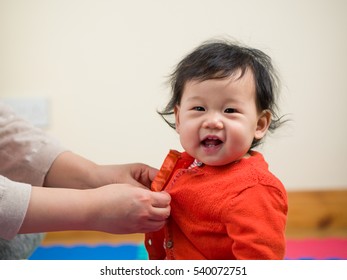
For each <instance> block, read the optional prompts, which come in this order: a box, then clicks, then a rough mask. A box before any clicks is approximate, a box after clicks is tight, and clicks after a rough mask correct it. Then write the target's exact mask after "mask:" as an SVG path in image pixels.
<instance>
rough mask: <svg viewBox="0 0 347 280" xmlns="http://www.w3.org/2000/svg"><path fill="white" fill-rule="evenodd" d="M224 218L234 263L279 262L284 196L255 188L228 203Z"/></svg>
mask: <svg viewBox="0 0 347 280" xmlns="http://www.w3.org/2000/svg"><path fill="white" fill-rule="evenodd" d="M225 210H226V211H225V212H224V214H223V215H224V218H225V222H226V227H227V232H228V235H229V236H230V238H231V239H232V240H233V241H234V242H233V245H232V248H231V250H232V251H233V254H234V256H235V257H236V259H240V260H241V259H244V260H252V259H260V260H266V259H271V260H275V259H283V258H284V254H285V244H286V243H285V226H286V219H287V198H286V194H285V193H282V192H281V191H280V190H279V189H277V188H275V187H272V186H263V185H258V186H254V187H249V188H247V189H245V190H244V191H242V192H241V193H240V194H239V195H238V196H237V197H235V198H233V199H232V200H231V201H230V200H229V202H228V205H226V207H225Z"/></svg>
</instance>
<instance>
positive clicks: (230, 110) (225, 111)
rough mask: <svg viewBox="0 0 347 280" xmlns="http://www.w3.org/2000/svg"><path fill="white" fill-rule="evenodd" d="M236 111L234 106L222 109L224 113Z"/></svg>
mask: <svg viewBox="0 0 347 280" xmlns="http://www.w3.org/2000/svg"><path fill="white" fill-rule="evenodd" d="M235 112H236V109H234V108H226V109H225V110H224V113H227V114H232V113H235Z"/></svg>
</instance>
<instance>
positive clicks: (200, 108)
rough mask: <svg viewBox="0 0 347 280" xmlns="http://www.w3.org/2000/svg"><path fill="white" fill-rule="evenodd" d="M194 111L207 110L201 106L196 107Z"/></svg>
mask: <svg viewBox="0 0 347 280" xmlns="http://www.w3.org/2000/svg"><path fill="white" fill-rule="evenodd" d="M193 110H194V111H205V108H204V107H201V106H195V107H193Z"/></svg>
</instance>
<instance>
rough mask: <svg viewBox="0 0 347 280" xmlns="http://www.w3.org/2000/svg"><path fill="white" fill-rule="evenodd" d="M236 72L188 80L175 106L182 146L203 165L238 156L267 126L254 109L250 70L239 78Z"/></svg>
mask: <svg viewBox="0 0 347 280" xmlns="http://www.w3.org/2000/svg"><path fill="white" fill-rule="evenodd" d="M240 74H241V72H240V71H238V72H236V73H235V74H234V75H232V76H230V77H227V78H225V79H211V80H206V81H194V80H192V81H188V82H187V83H186V85H185V88H184V92H183V95H182V99H181V104H180V106H176V108H175V117H176V130H177V132H178V134H179V135H180V141H181V145H182V147H183V148H184V149H185V151H186V152H187V153H188V154H190V155H191V156H193V157H195V158H196V159H198V160H199V161H201V162H203V163H205V164H207V165H213V166H217V165H224V164H228V163H231V162H234V161H236V160H239V159H241V158H242V157H244V156H245V155H247V152H248V150H249V148H250V146H251V144H252V142H253V139H254V138H256V139H260V138H262V137H263V136H264V134H265V133H266V130H267V128H268V124H267V123H266V124H264V123H263V121H264V120H263V118H264V116H263V115H264V112H258V110H257V106H256V89H255V83H254V78H253V73H252V72H251V71H249V70H247V71H246V72H245V73H244V75H243V76H242V77H240ZM266 112H267V111H266ZM267 114H270V113H269V112H267ZM267 117H269V116H267ZM270 119H271V118H270Z"/></svg>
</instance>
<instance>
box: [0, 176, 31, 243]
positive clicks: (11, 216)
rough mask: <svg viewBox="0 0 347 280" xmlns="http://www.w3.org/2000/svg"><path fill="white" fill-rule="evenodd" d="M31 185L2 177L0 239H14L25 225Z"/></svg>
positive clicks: (0, 186) (0, 183) (0, 178)
mask: <svg viewBox="0 0 347 280" xmlns="http://www.w3.org/2000/svg"><path fill="white" fill-rule="evenodd" d="M30 194H31V185H29V184H24V183H18V182H13V181H11V180H9V179H7V178H5V177H3V176H0V237H1V238H3V239H7V240H9V239H12V238H13V237H14V236H15V235H16V234H17V233H18V230H19V228H20V226H21V225H22V223H23V220H24V217H25V214H26V211H27V209H28V205H29V200H30Z"/></svg>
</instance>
